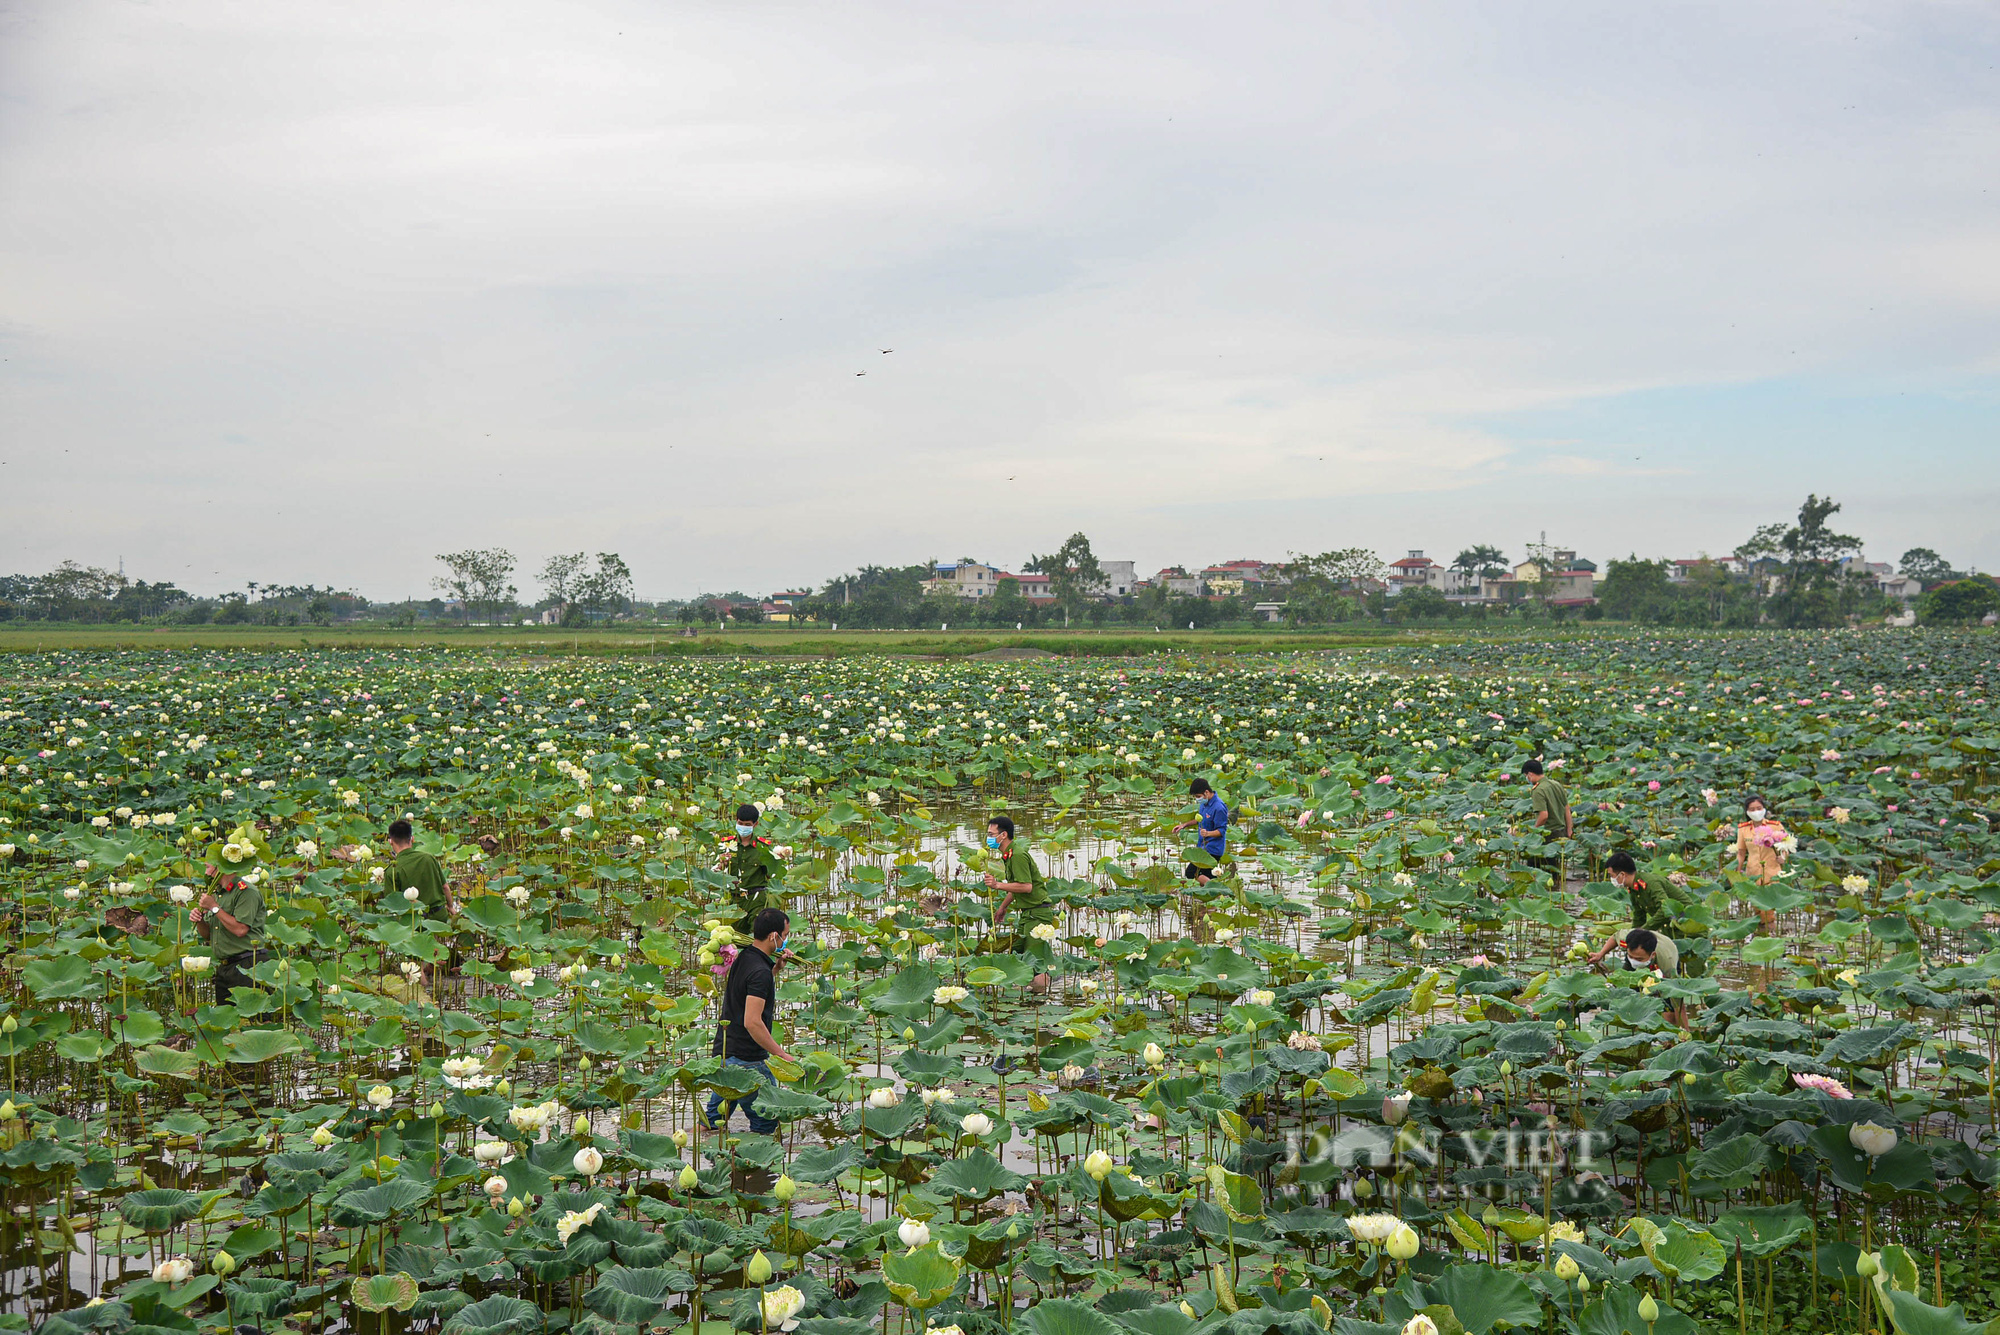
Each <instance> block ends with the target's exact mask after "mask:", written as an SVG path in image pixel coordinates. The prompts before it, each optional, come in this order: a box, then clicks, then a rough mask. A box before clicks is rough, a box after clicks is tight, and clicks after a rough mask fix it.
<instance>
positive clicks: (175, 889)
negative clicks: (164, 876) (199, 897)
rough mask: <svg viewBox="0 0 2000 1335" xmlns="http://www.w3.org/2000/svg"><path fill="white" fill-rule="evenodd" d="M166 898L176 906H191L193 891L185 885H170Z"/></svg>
mask: <svg viewBox="0 0 2000 1335" xmlns="http://www.w3.org/2000/svg"><path fill="white" fill-rule="evenodd" d="M167 898H168V899H171V900H172V901H173V902H174V903H176V904H192V903H194V890H193V889H192V888H191V887H189V886H185V885H170V886H168V887H167Z"/></svg>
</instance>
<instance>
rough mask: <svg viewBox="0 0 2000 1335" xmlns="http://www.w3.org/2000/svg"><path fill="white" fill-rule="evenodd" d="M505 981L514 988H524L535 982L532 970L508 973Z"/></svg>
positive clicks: (516, 970)
mask: <svg viewBox="0 0 2000 1335" xmlns="http://www.w3.org/2000/svg"><path fill="white" fill-rule="evenodd" d="M507 980H508V981H509V982H511V983H513V984H514V986H516V987H526V986H528V984H530V983H532V982H534V981H535V971H534V970H533V969H515V970H513V971H511V972H510V973H508V975H507Z"/></svg>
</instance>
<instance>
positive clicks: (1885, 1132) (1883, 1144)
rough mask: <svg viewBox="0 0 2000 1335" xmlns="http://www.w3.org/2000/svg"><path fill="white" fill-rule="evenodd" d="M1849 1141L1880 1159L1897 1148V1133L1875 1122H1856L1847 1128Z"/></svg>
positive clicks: (1874, 1157)
mask: <svg viewBox="0 0 2000 1335" xmlns="http://www.w3.org/2000/svg"><path fill="white" fill-rule="evenodd" d="M1847 1143H1848V1144H1850V1145H1852V1146H1853V1147H1854V1148H1855V1149H1857V1150H1860V1151H1861V1152H1862V1153H1863V1154H1865V1155H1867V1156H1868V1157H1869V1158H1871V1159H1879V1158H1881V1157H1882V1156H1883V1155H1885V1154H1887V1153H1888V1152H1889V1151H1890V1150H1893V1149H1895V1148H1896V1133H1895V1131H1894V1130H1892V1129H1891V1128H1889V1127H1886V1126H1877V1125H1876V1124H1875V1123H1873V1122H1856V1123H1855V1124H1854V1125H1853V1126H1850V1127H1848V1128H1847Z"/></svg>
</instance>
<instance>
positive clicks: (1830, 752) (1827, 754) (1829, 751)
mask: <svg viewBox="0 0 2000 1335" xmlns="http://www.w3.org/2000/svg"><path fill="white" fill-rule="evenodd" d="M1819 758H1820V759H1821V760H1838V759H1840V752H1838V751H1836V750H1834V749H1833V748H1832V747H1830V746H1829V747H1827V748H1826V750H1824V751H1822V752H1820V753H1819Z"/></svg>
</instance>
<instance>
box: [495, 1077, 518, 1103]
mask: <svg viewBox="0 0 2000 1335" xmlns="http://www.w3.org/2000/svg"><path fill="white" fill-rule="evenodd" d="M493 1092H494V1093H495V1094H498V1095H499V1096H500V1097H501V1098H503V1099H504V1098H508V1097H510V1096H511V1095H512V1094H513V1093H514V1082H513V1081H512V1080H502V1081H501V1082H500V1083H499V1084H497V1085H495V1086H493Z"/></svg>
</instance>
